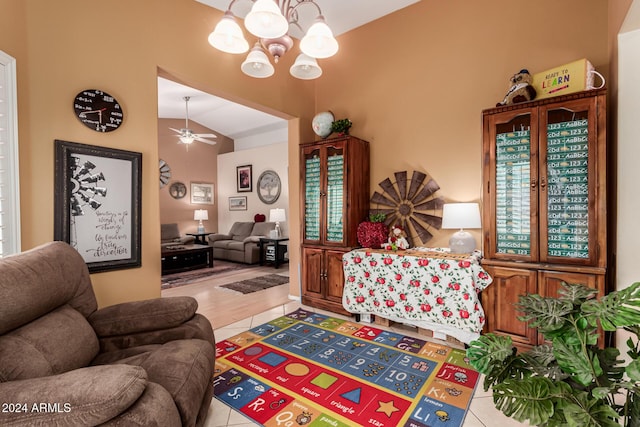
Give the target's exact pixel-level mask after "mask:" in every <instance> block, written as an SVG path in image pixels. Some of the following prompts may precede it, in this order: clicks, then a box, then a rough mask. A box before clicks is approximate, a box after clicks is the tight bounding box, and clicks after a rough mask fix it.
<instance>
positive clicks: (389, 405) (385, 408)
mask: <svg viewBox="0 0 640 427" xmlns="http://www.w3.org/2000/svg"><path fill="white" fill-rule="evenodd" d="M378 405H380V407H379V408H378V409H376V412H384V413H385V414H386V415H387V417H389V418H391V415H392V414H393V413H394V412H398V411H399V410H400V409H399V408H396V407H395V406H393V400H390V401H388V402H381V401H378Z"/></svg>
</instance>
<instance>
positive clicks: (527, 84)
mask: <svg viewBox="0 0 640 427" xmlns="http://www.w3.org/2000/svg"><path fill="white" fill-rule="evenodd" d="M532 81H533V77H531V74H529V71H528V70H526V69H522V70H520V71H519V72H518V73H516V74H514V75H513V76H512V77H511V79H510V80H509V82H510V83H511V87H510V88H509V91H508V92H507V94H506V95H505V96H504V99H503V100H502V102H498V103H497V104H496V107H500V106H502V105H512V104H519V103H521V102H527V101H532V100H534V99H535V97H536V90H535V88H534V87H533V86H532Z"/></svg>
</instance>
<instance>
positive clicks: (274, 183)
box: [258, 170, 282, 205]
mask: <svg viewBox="0 0 640 427" xmlns="http://www.w3.org/2000/svg"><path fill="white" fill-rule="evenodd" d="M281 189H282V183H281V182H280V177H279V176H278V174H277V173H276V172H275V171H272V170H266V171H264V172H262V173H261V174H260V176H259V177H258V198H259V199H260V200H262V202H263V203H265V204H267V205H271V204H273V203H275V202H276V200H278V197H280V190H281Z"/></svg>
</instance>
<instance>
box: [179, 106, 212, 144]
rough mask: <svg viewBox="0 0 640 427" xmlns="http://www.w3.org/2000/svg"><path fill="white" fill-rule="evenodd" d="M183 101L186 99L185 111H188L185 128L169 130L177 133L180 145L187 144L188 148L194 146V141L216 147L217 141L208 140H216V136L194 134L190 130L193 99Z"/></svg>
mask: <svg viewBox="0 0 640 427" xmlns="http://www.w3.org/2000/svg"><path fill="white" fill-rule="evenodd" d="M182 99H184V103H185V109H186V117H185V119H184V128H182V129H174V128H169V129H171V130H172V131H174V132H176V133H177V134H178V139H179V140H180V143H182V144H185V145H187V146H189V145H190V144H192V143H193V141H200V142H204V143H206V144H210V145H215V144H216V142H215V141H211V140H209V139H207V138H216V135H214V134H212V133H193V131H192V130H191V129H189V100H190V99H191V97H190V96H185V97H183V98H182Z"/></svg>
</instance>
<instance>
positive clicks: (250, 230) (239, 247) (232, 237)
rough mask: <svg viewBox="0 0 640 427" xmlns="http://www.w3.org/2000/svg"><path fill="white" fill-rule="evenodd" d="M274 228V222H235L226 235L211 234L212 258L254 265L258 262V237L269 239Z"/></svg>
mask: <svg viewBox="0 0 640 427" xmlns="http://www.w3.org/2000/svg"><path fill="white" fill-rule="evenodd" d="M275 228H276V224H275V222H235V223H234V224H233V225H232V226H231V230H229V233H228V234H219V233H216V234H211V235H210V236H209V245H211V246H213V258H214V259H222V260H227V261H234V262H242V263H245V264H256V263H257V262H259V261H260V248H259V247H258V242H259V240H260V237H269V232H270V231H271V230H274V229H275Z"/></svg>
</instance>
